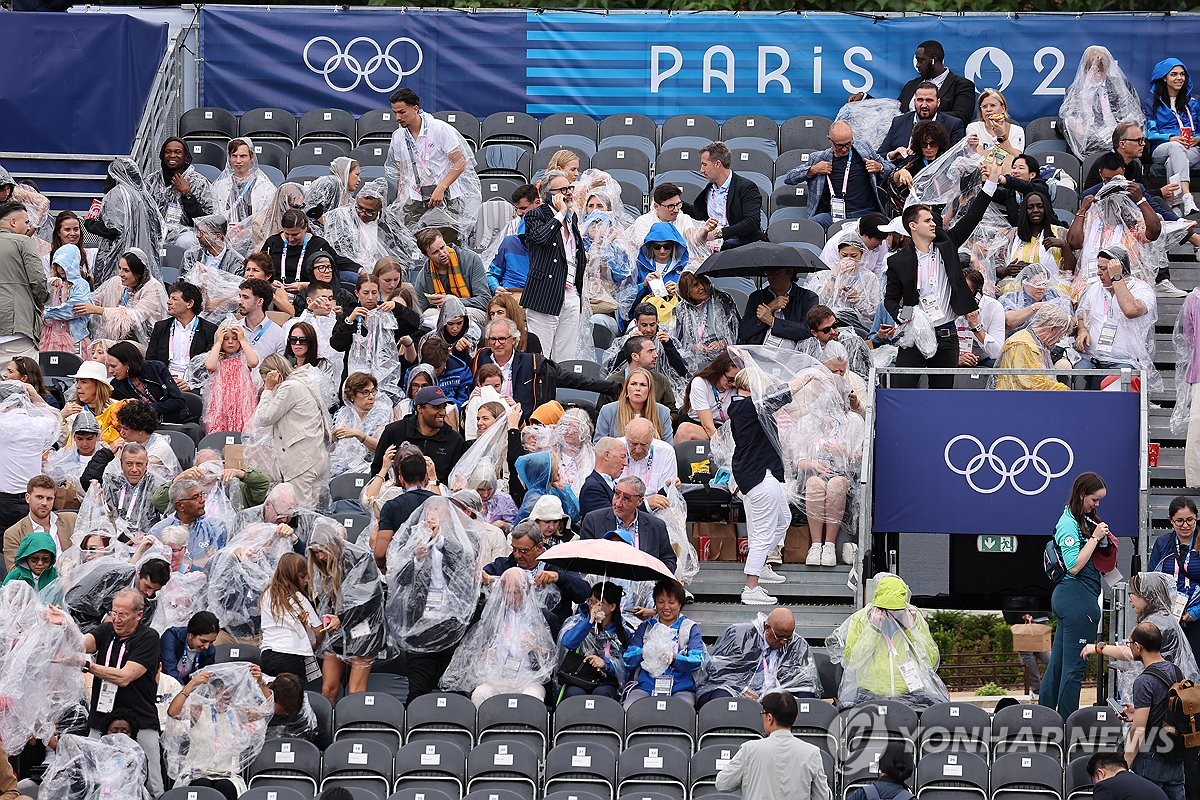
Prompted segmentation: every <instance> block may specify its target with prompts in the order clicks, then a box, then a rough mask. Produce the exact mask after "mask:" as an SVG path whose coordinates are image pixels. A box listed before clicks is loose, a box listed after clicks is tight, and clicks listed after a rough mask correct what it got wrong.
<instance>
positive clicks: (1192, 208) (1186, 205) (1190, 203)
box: [1181, 193, 1197, 217]
mask: <svg viewBox="0 0 1200 800" xmlns="http://www.w3.org/2000/svg"><path fill="white" fill-rule="evenodd" d="M1196 210H1197V209H1196V198H1194V197H1192V195H1191V194H1190V193H1189V194H1185V195H1184V196H1183V214H1182V215H1181V216H1184V217H1187V216H1190V215H1192V214H1195V213H1196Z"/></svg>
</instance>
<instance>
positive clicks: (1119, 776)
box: [1087, 753, 1167, 800]
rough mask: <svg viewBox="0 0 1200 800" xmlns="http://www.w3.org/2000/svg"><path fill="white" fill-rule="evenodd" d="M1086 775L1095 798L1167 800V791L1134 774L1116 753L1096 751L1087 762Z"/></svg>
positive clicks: (1110, 799)
mask: <svg viewBox="0 0 1200 800" xmlns="http://www.w3.org/2000/svg"><path fill="white" fill-rule="evenodd" d="M1087 771H1088V775H1090V776H1091V778H1092V783H1093V784H1094V788H1093V790H1092V796H1093V797H1094V798H1096V800H1167V793H1166V792H1164V791H1163V790H1162V789H1161V788H1160V787H1159V786H1158V785H1157V784H1154V783H1151V782H1150V781H1148V780H1146V779H1145V778H1143V777H1142V776H1141V775H1134V774H1133V773H1132V772H1130V771H1129V770H1128V769H1127V768H1126V766H1125V759H1123V758H1121V756H1120V755H1119V754H1117V753H1096V754H1095V755H1094V756H1092V757H1091V758H1090V759H1088V764H1087Z"/></svg>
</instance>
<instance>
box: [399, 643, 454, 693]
mask: <svg viewBox="0 0 1200 800" xmlns="http://www.w3.org/2000/svg"><path fill="white" fill-rule="evenodd" d="M454 650H455V648H453V647H452V648H450V649H449V650H442V651H440V652H437V653H408V654H407V655H408V701H407V702H409V703H411V702H412V701H413V700H415V699H416V698H418V697H420V696H421V695H425V694H431V693H432V692H436V691H437V688H438V682H439V681H440V680H441V679H442V674H443V673H444V672H445V671H446V667H448V666H450V659H451V658H452V657H453V656H454Z"/></svg>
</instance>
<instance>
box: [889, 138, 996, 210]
mask: <svg viewBox="0 0 1200 800" xmlns="http://www.w3.org/2000/svg"><path fill="white" fill-rule="evenodd" d="M982 161H983V159H982V158H981V157H980V156H979V155H978V154H977V153H976V152H975V151H974V150H973V149H972V148H971V147H970V146H969V145H968V144H967V140H966V139H962V140H960V141H958V142H955V143H954V144H952V145H950V147H949V149H948V150H946V152H944V153H942V154H941V155H940V156H938V157H937V159H935V160H934V162H933V163H932V164H930V165H929V166H927V167H925V168H924V169H922V170H921V171H920V172H918V173H917V174H916V175H914V176H913V183H912V189H911V191H910V192H909V195H908V200H907V201H906V202H905V206H906V207H907V206H911V205H914V204H916V203H924V204H926V205H930V206H944V205H947V204H949V203H953V202H956V201H958V200H959V198H960V197H961V196H962V194H963V178H966V177H968V176H970V175H972V174H974V175H976V176H977V175H978V173H979V165H980V164H981V163H982ZM963 205H965V201H964V202H963Z"/></svg>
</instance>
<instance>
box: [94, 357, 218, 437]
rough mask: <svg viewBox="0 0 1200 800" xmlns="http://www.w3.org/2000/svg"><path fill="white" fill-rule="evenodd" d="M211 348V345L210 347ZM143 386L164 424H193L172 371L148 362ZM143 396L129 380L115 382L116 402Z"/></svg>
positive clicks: (160, 363) (145, 366)
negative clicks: (152, 399)
mask: <svg viewBox="0 0 1200 800" xmlns="http://www.w3.org/2000/svg"><path fill="white" fill-rule="evenodd" d="M209 346H210V347H211V345H209ZM142 386H144V387H145V389H146V393H147V394H149V395H150V396H151V397H152V398H154V402H153V403H151V405H153V406H154V410H155V411H157V412H158V416H159V417H160V418H161V419H162V421H163V422H168V423H171V424H173V425H185V424H187V423H189V422H192V421H193V420H192V414H191V412H189V411H188V406H187V400H185V399H184V398H183V392H181V391H179V387H178V386H176V385H175V379H174V378H173V377H171V370H169V369H168V368H167V365H166V364H164V363H162V362H161V361H146V362H145V363H143V364H142ZM140 397H141V395H139V394H138V393H137V391H136V390H134V388H133V381H131V380H130V379H129V378H122V379H121V380H114V381H113V398H114V399H116V400H136V399H138V398H140Z"/></svg>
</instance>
